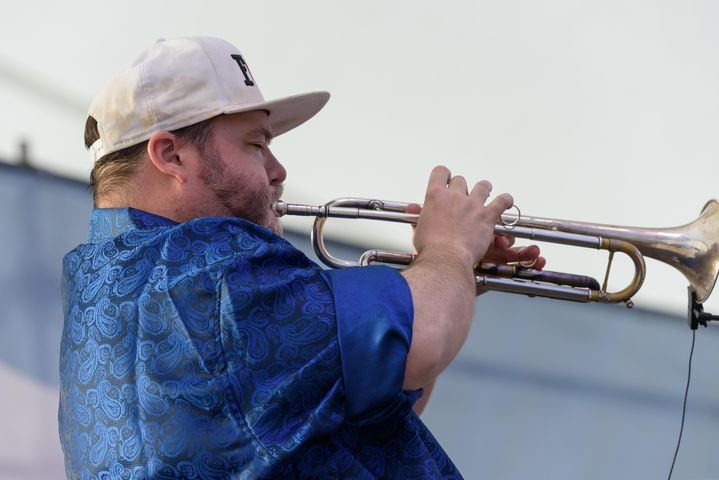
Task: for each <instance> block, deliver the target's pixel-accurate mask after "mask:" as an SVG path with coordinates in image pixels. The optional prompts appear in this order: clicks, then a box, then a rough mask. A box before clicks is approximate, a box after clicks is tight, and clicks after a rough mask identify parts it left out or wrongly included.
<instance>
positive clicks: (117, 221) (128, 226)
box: [87, 208, 177, 243]
mask: <svg viewBox="0 0 719 480" xmlns="http://www.w3.org/2000/svg"><path fill="white" fill-rule="evenodd" d="M173 225H177V222H174V221H172V220H170V219H169V218H165V217H161V216H159V215H155V214H153V213H149V212H144V211H142V210H138V209H136V208H96V209H94V210H93V211H92V215H91V216H90V229H89V233H88V236H87V241H88V242H89V243H100V242H104V241H107V240H110V239H112V238H115V237H117V236H118V235H122V234H123V233H127V232H130V231H132V230H138V229H139V230H147V229H151V228H160V227H171V226H173Z"/></svg>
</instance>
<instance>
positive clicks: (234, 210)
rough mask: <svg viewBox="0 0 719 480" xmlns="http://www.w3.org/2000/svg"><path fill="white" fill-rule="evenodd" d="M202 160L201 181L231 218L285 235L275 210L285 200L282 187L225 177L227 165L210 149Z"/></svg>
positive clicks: (280, 185)
mask: <svg viewBox="0 0 719 480" xmlns="http://www.w3.org/2000/svg"><path fill="white" fill-rule="evenodd" d="M203 156H204V162H203V165H204V166H203V169H202V172H201V173H200V177H201V178H202V180H203V181H204V182H205V185H206V186H207V188H208V189H210V190H211V191H212V192H213V194H214V195H215V198H217V200H218V202H220V203H221V204H222V205H223V206H224V208H225V210H226V211H227V212H228V213H229V215H231V216H233V217H238V218H242V219H245V220H248V221H250V222H252V223H255V224H257V225H260V226H263V227H265V228H267V229H269V230H272V231H273V232H274V233H276V234H277V235H282V225H281V224H280V219H279V218H278V217H277V215H276V213H275V211H274V208H272V207H273V205H274V204H275V202H277V201H278V200H279V199H280V198H282V191H283V186H282V184H278V185H275V186H272V185H265V186H260V185H255V184H253V182H252V181H251V180H250V179H249V177H248V176H245V175H242V174H239V175H234V176H233V177H232V178H231V177H230V176H229V175H227V174H226V170H227V169H226V164H225V162H224V161H223V160H222V158H221V157H220V155H219V154H218V153H217V152H215V151H214V150H213V149H211V148H209V149H207V151H205V152H204V155H203ZM258 187H261V188H258Z"/></svg>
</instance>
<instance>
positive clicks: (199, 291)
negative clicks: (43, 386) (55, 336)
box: [59, 209, 459, 480]
mask: <svg viewBox="0 0 719 480" xmlns="http://www.w3.org/2000/svg"><path fill="white" fill-rule="evenodd" d="M63 298H64V309H65V326H64V331H63V338H62V345H61V358H60V374H61V393H60V408H59V422H60V440H61V444H62V447H63V451H64V454H65V465H66V473H67V476H68V478H72V479H148V480H149V479H175V478H183V479H226V478H239V479H250V478H262V479H269V478H283V479H284V478H313V479H314V478H370V479H374V478H402V479H414V478H459V473H457V471H456V469H455V467H454V465H453V464H452V463H451V461H450V460H449V459H448V458H447V456H446V454H445V453H444V452H443V451H442V449H441V448H440V446H439V445H438V443H437V442H436V440H435V439H434V438H433V437H432V435H431V434H430V433H429V431H428V430H427V428H426V427H425V426H424V425H423V424H422V422H421V421H420V420H419V418H418V417H417V416H416V415H415V414H414V413H413V412H412V410H411V408H412V405H413V403H414V401H415V400H416V398H417V397H418V395H419V392H403V391H402V390H401V385H402V379H403V377H404V364H405V361H406V355H407V351H408V348H409V344H410V342H411V330H412V315H413V313H412V300H411V296H410V292H409V289H408V287H407V284H406V282H404V279H403V278H402V277H401V275H399V274H397V273H396V272H395V271H394V270H392V269H389V268H385V267H369V268H358V269H348V270H343V271H324V270H322V269H321V268H319V267H318V266H317V265H316V264H314V263H313V262H311V261H310V260H309V259H307V257H305V255H304V254H302V253H301V252H299V251H298V250H296V249H295V248H293V247H292V246H291V245H290V244H289V243H287V242H286V241H285V240H284V239H282V238H281V237H278V236H276V235H274V234H273V233H272V232H270V231H268V230H266V229H264V228H262V227H259V226H257V225H254V224H252V223H249V222H246V221H243V220H240V219H234V218H202V219H195V220H193V221H190V222H187V223H183V224H178V223H175V222H172V221H170V220H168V219H165V218H162V217H159V216H156V215H153V214H149V213H146V212H142V211H139V210H134V209H98V210H95V211H94V212H93V216H92V219H91V223H90V233H89V237H88V242H87V243H85V244H83V245H80V246H78V247H77V248H76V249H74V250H73V251H71V252H70V253H68V254H67V255H66V256H65V259H64V264H63Z"/></svg>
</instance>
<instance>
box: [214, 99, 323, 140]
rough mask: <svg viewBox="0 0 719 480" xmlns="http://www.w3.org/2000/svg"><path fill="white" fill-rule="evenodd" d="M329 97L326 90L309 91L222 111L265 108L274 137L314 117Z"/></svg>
mask: <svg viewBox="0 0 719 480" xmlns="http://www.w3.org/2000/svg"><path fill="white" fill-rule="evenodd" d="M329 99H330V94H329V93H328V92H309V93H302V94H299V95H292V96H289V97H284V98H278V99H276V100H269V101H267V102H262V103H256V104H250V105H247V104H245V105H238V106H237V107H236V108H234V107H229V108H226V109H224V111H223V113H227V114H231V113H241V112H249V111H252V110H267V111H268V112H269V114H270V125H271V126H272V135H273V136H275V137H276V136H277V135H282V134H283V133H285V132H288V131H289V130H292V129H293V128H295V127H297V126H299V125H302V124H303V123H305V122H306V121H307V120H309V119H310V118H312V117H314V116H315V115H316V114H317V112H319V111H320V110H322V107H324V106H325V104H326V103H327V101H328V100H329Z"/></svg>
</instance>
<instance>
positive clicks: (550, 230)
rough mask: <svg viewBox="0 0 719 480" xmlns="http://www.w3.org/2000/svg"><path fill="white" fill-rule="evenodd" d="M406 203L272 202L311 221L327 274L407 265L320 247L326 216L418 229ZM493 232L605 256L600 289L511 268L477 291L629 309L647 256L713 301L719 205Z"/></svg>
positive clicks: (484, 278) (400, 258) (592, 283)
mask: <svg viewBox="0 0 719 480" xmlns="http://www.w3.org/2000/svg"><path fill="white" fill-rule="evenodd" d="M408 205H409V204H408V203H404V202H393V201H385V200H377V199H367V198H339V199H336V200H332V201H331V202H329V203H326V204H324V205H320V206H311V205H303V204H293V203H285V202H283V201H279V202H276V203H275V205H274V210H275V212H276V214H277V215H278V216H280V217H281V216H283V215H300V216H313V217H315V221H314V224H313V227H312V233H311V241H312V247H313V249H314V251H315V253H316V254H317V257H318V258H319V259H320V260H321V261H322V262H323V263H324V264H325V265H327V266H329V267H332V268H347V267H354V266H365V265H370V264H372V263H385V264H393V265H398V266H408V265H410V264H411V263H412V261H413V260H414V259H415V257H416V255H415V254H413V253H404V252H393V251H386V250H379V249H371V250H367V251H365V252H364V253H363V254H362V255H361V256H360V257H359V259H358V260H357V261H349V260H343V259H340V258H336V257H334V256H332V255H331V254H330V253H329V251H328V250H327V248H326V246H325V242H324V227H325V222H326V221H327V220H328V219H329V218H354V219H370V220H379V221H389V222H399V223H407V224H412V225H414V224H416V223H417V221H418V219H419V214H411V213H406V212H405V210H406V208H407V206H408ZM494 232H495V234H503V235H509V236H513V237H518V238H524V239H529V240H533V241H539V242H550V243H557V244H561V245H569V246H576V247H584V248H593V249H599V250H606V251H608V252H609V260H608V263H607V270H606V273H605V277H604V281H603V284H602V286H600V285H599V282H598V281H597V280H596V279H594V278H592V277H588V276H584V275H577V274H572V273H564V272H551V271H544V270H535V269H533V268H531V267H525V266H522V265H521V264H517V265H490V264H486V263H481V262H480V263H479V264H478V265H476V266H475V280H476V285H477V288H478V289H482V290H494V291H501V292H509V293H516V294H523V295H528V296H538V297H547V298H555V299H560V300H569V301H575V302H598V303H619V302H624V303H625V304H626V306H627V307H631V306H632V305H633V303H632V301H631V299H632V297H633V296H634V295H635V294H636V293H637V291H639V289H640V288H641V286H642V284H643V282H644V278H645V276H646V265H645V261H644V258H645V257H649V258H653V259H655V260H658V261H660V262H663V263H666V264H667V265H670V266H672V267H674V268H675V269H677V270H679V272H681V273H682V274H683V275H684V276H685V277H686V279H687V280H688V281H689V288H690V291H692V292H693V294H694V295H695V299H696V303H699V304H701V303H704V302H705V301H706V300H707V299H708V298H709V296H710V295H711V292H712V289H713V288H714V284H715V283H716V280H717V276H718V275H719V202H717V201H716V200H710V201H708V202H707V203H706V205H704V208H703V209H702V211H701V214H700V216H699V217H698V218H697V219H696V220H694V221H693V222H690V223H688V224H686V225H683V226H679V227H673V228H663V229H662V228H636V227H622V226H615V225H603V224H593V223H586V222H575V221H566V220H557V219H551V218H541V217H528V216H522V215H521V213H520V212H519V210H517V213H516V214H510V213H504V214H503V215H502V217H501V221H500V222H498V223H497V225H495V228H494ZM616 252H620V253H623V254H625V255H627V256H628V257H629V259H630V260H631V261H632V262H633V264H634V276H633V278H632V279H631V281H630V282H629V284H628V285H627V286H626V287H625V288H623V289H622V290H619V291H616V292H609V291H608V290H607V284H608V280H609V273H610V270H611V264H612V259H613V257H614V254H615V253H616Z"/></svg>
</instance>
